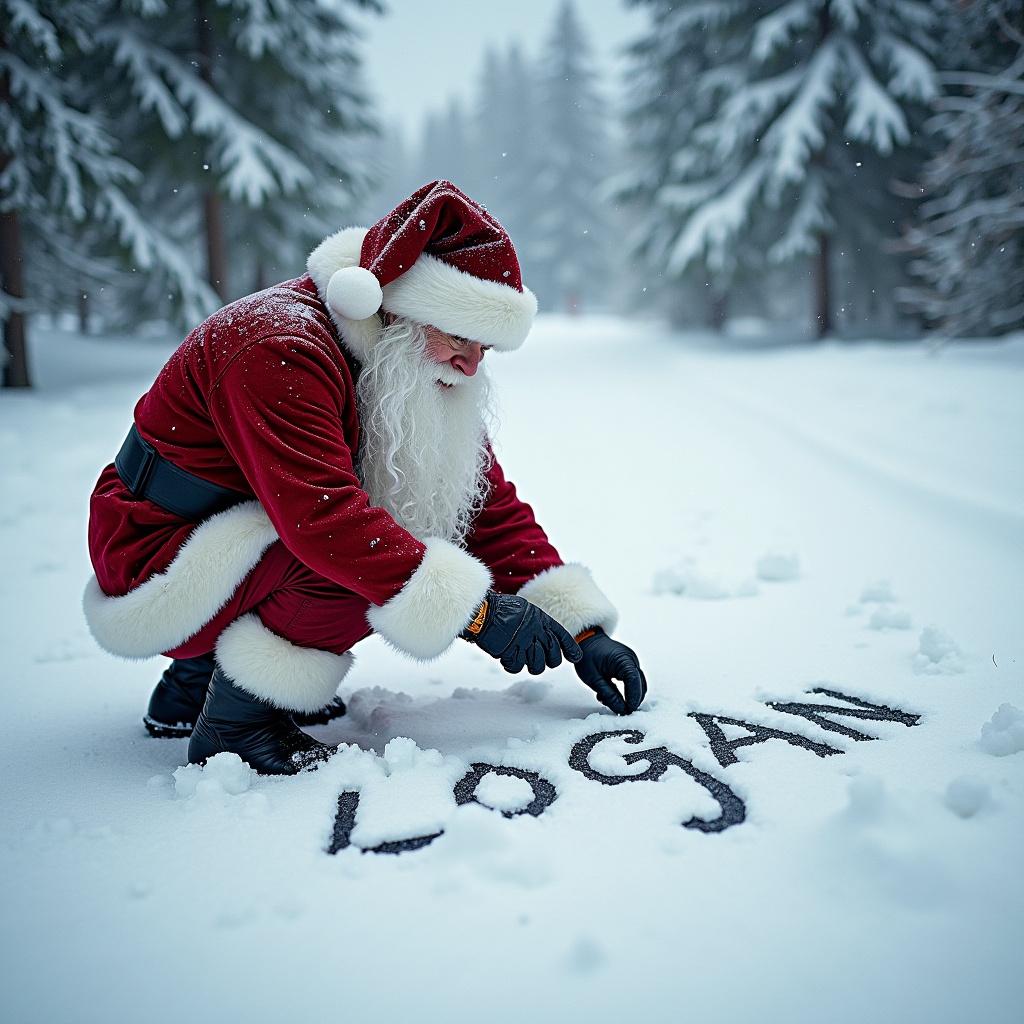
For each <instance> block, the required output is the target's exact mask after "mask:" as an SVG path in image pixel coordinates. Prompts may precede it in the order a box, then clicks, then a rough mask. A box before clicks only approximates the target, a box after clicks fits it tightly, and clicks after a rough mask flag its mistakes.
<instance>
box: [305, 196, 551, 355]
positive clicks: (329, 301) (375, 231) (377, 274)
mask: <svg viewBox="0 0 1024 1024" xmlns="http://www.w3.org/2000/svg"><path fill="white" fill-rule="evenodd" d="M307 267H308V269H309V273H310V276H311V277H312V278H313V281H314V283H315V284H316V286H317V290H318V291H319V293H320V297H321V299H323V301H324V302H325V303H326V305H327V307H328V309H329V310H330V312H331V316H332V318H333V319H334V322H335V323H336V324H337V326H338V329H339V331H340V332H341V337H342V341H344V342H345V344H346V345H347V346H348V347H349V348H350V349H351V350H352V351H353V352H355V354H356V355H362V354H364V353H365V352H366V351H367V350H368V349H369V348H370V347H372V346H373V345H374V344H375V343H376V341H377V339H378V338H379V337H380V332H381V319H380V317H379V316H378V313H379V311H381V310H385V311H387V312H391V313H397V314H398V315H399V316H407V317H409V318H410V319H412V320H415V321H417V322H418V323H422V324H432V325H433V326H435V327H439V328H440V329H441V330H442V331H446V332H448V333H449V334H454V335H458V336H459V337H462V338H468V339H470V340H471V341H479V342H482V343H483V344H485V345H489V346H492V347H493V348H495V349H498V350H501V351H512V350H514V349H517V348H519V346H520V345H522V343H523V342H524V341H525V340H526V336H527V334H529V332H530V327H531V325H532V324H533V317H534V314H535V313H536V312H537V299H536V298H535V297H534V295H533V292H531V291H530V290H529V289H527V288H524V287H523V281H522V276H521V274H520V271H519V260H518V259H517V258H516V251H515V249H514V248H513V247H512V242H511V240H510V239H509V237H508V235H507V234H506V232H505V229H504V228H503V227H502V226H501V225H500V224H499V223H498V222H497V221H496V220H495V219H494V218H493V217H492V216H491V215H490V214H489V213H488V212H487V211H486V210H485V209H484V208H483V207H482V206H480V205H479V204H478V203H475V202H473V200H472V199H470V198H469V196H467V195H466V194H465V193H463V192H460V191H459V190H458V189H457V188H456V187H455V186H454V185H452V184H451V182H448V181H434V182H431V183H430V184H429V185H424V186H423V188H421V189H420V190H419V191H418V192H416V193H414V194H413V195H411V196H410V197H409V198H408V199H406V200H405V202H404V203H402V204H401V205H399V206H398V207H396V208H395V209H394V210H392V211H391V213H389V214H388V215H387V216H386V217H384V218H383V219H382V220H379V221H378V222H377V223H376V224H375V225H374V226H373V227H372V228H370V229H369V230H367V229H366V228H346V229H345V230H343V231H339V232H337V234H334V235H331V236H330V237H329V238H326V239H324V241H323V242H321V243H320V244H319V245H318V246H317V247H316V248H315V249H314V250H313V252H312V253H311V254H310V257H309V261H308V263H307Z"/></svg>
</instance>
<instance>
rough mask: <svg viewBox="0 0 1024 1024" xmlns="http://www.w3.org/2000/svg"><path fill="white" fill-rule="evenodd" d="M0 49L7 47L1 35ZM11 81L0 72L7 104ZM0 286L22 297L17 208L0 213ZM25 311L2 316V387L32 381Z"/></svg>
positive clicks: (0, 91)
mask: <svg viewBox="0 0 1024 1024" xmlns="http://www.w3.org/2000/svg"><path fill="white" fill-rule="evenodd" d="M0 49H6V45H5V43H4V39H3V36H0ZM10 102H11V83H10V81H9V79H8V76H7V73H6V72H4V74H3V75H0V104H3V105H4V106H9V105H10ZM12 159H13V157H12V156H11V155H10V154H9V153H0V173H2V172H3V171H4V170H6V168H7V165H8V164H9V163H10V162H11V160H12ZM0 288H2V289H3V290H4V291H5V292H6V293H7V294H8V295H10V296H11V298H12V299H23V298H25V280H24V275H23V273H22V256H21V225H20V223H19V222H18V213H17V211H16V210H9V211H8V212H7V213H0ZM25 326H26V325H25V314H24V313H11V314H9V315H8V317H7V319H6V320H4V350H5V354H6V359H5V361H4V369H3V386H4V387H5V388H30V387H31V386H32V381H31V380H30V379H29V373H28V348H27V346H26V344H25Z"/></svg>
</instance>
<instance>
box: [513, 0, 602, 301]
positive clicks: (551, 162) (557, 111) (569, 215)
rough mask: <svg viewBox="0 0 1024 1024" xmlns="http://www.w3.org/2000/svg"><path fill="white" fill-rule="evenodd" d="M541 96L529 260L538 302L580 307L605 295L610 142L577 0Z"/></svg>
mask: <svg viewBox="0 0 1024 1024" xmlns="http://www.w3.org/2000/svg"><path fill="white" fill-rule="evenodd" d="M540 96H541V103H540V109H541V110H542V111H543V115H544V116H543V122H542V124H543V129H544V134H543V142H542V146H541V149H540V153H539V160H538V163H539V170H538V172H537V177H536V185H537V187H536V196H537V214H536V219H535V234H534V237H535V239H536V241H535V243H534V246H533V251H532V253H531V257H532V258H531V266H532V267H533V270H534V274H535V278H534V280H535V281H536V282H537V285H538V291H537V298H538V301H539V302H540V304H541V306H542V307H545V308H549V309H563V310H568V311H575V310H577V309H578V308H579V307H580V306H581V305H582V304H583V303H586V302H590V303H593V302H595V301H599V300H600V298H601V297H602V293H603V290H604V288H605V285H606V280H607V276H608V256H607V249H606V245H607V231H608V221H607V211H606V208H605V205H604V201H603V199H602V196H601V194H600V186H601V185H602V183H603V182H604V180H605V179H606V178H607V176H608V172H609V149H608V145H609V144H608V136H607V132H606V124H605V113H604V104H603V101H602V98H601V95H600V91H599V83H598V78H597V74H596V72H595V71H594V69H593V64H592V58H591V50H590V44H589V42H588V40H587V38H586V35H585V33H584V30H583V27H582V25H581V24H580V21H579V18H578V17H577V15H576V11H575V8H574V6H573V3H572V0H564V2H563V4H562V6H561V8H560V10H559V12H558V14H557V16H556V19H555V25H554V29H553V31H552V34H551V37H550V39H549V41H548V45H547V48H546V52H545V54H544V58H543V67H542V75H541V87H540Z"/></svg>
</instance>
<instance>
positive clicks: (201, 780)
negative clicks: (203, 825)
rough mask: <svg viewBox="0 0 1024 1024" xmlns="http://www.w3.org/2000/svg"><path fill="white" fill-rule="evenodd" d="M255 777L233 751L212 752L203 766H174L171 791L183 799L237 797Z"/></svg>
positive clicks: (253, 772) (247, 788) (246, 790)
mask: <svg viewBox="0 0 1024 1024" xmlns="http://www.w3.org/2000/svg"><path fill="white" fill-rule="evenodd" d="M257 778H258V776H257V774H256V772H255V771H253V769H252V768H250V767H249V766H248V765H247V764H246V763H245V761H243V760H242V759H241V758H240V757H239V756H238V755H237V754H228V753H221V754H214V755H213V757H211V758H210V759H209V760H208V761H207V762H206V764H205V766H204V765H198V764H186V765H182V766H181V767H180V768H175V769H174V792H175V793H176V794H177V795H178V796H179V797H183V798H185V799H188V798H190V797H198V798H199V799H206V798H210V797H223V796H240V795H241V794H242V793H247V792H248V791H249V787H250V786H251V785H252V784H253V782H254V781H255V780H256V779H257Z"/></svg>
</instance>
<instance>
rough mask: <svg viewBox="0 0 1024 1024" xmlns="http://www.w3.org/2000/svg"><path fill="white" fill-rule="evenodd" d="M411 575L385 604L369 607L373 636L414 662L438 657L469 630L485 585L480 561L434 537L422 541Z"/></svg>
mask: <svg viewBox="0 0 1024 1024" xmlns="http://www.w3.org/2000/svg"><path fill="white" fill-rule="evenodd" d="M424 543H425V544H426V547H427V550H426V552H425V553H424V555H423V561H421V562H420V564H419V566H418V568H417V569H416V571H415V572H414V573H413V574H412V576H410V577H409V579H408V581H407V582H406V584H405V586H404V587H402V589H401V590H400V591H399V592H398V593H397V594H395V596H394V597H393V598H391V600H390V601H388V602H387V603H386V604H383V605H380V606H371V607H370V610H369V611H368V612H367V613H366V618H367V620H368V621H369V623H370V625H371V626H372V627H373V629H374V631H375V632H377V633H379V634H380V635H381V636H382V637H384V639H385V640H387V642H388V643H390V644H391V645H392V646H394V647H397V648H398V650H400V651H402V652H404V653H405V654H409V655H411V656H412V657H414V658H417V659H418V660H420V661H429V660H430V659H431V658H436V657H437V656H438V655H439V654H442V653H443V652H444V651H445V650H447V648H448V647H449V645H450V644H451V642H452V641H453V640H454V639H455V638H456V637H457V636H458V635H459V634H460V633H461V632H462V631H463V630H464V629H465V628H466V626H467V625H469V623H470V621H471V620H472V618H473V615H474V613H475V612H476V610H477V608H479V607H480V602H481V601H483V599H484V595H485V594H486V593H487V590H488V588H489V587H490V585H491V574H490V572H489V571H488V570H487V567H486V566H485V565H484V564H483V562H480V561H478V560H477V559H475V558H474V557H473V556H472V555H470V554H467V553H466V552H465V551H463V550H462V548H460V547H456V545H454V544H452V543H451V542H450V541H447V540H442V539H441V538H439V537H428V538H427V539H426V540H425V541H424Z"/></svg>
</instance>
